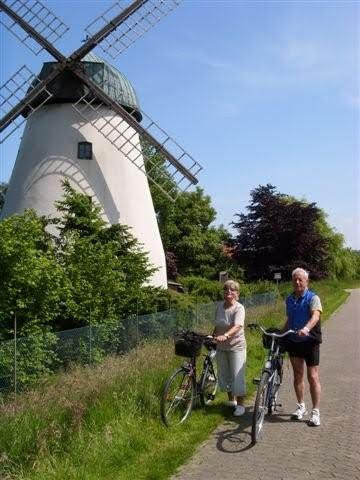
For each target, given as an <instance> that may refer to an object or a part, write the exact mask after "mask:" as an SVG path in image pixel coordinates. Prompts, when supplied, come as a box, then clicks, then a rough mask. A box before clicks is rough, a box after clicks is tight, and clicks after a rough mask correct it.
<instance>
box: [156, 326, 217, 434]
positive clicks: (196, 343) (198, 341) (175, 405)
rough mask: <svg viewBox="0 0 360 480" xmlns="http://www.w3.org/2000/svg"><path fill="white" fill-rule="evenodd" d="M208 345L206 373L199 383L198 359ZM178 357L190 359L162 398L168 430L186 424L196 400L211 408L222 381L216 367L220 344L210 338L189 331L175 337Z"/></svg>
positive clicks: (167, 387) (180, 369) (202, 373)
mask: <svg viewBox="0 0 360 480" xmlns="http://www.w3.org/2000/svg"><path fill="white" fill-rule="evenodd" d="M202 345H204V346H205V347H206V348H207V350H208V352H207V354H206V355H205V358H204V362H203V366H202V372H201V375H200V378H199V381H197V371H196V358H197V357H198V356H199V355H200V351H201V347H202ZM175 355H178V356H181V357H186V358H187V361H186V362H185V363H184V364H183V365H182V366H181V367H180V368H178V369H177V370H175V372H174V373H173V374H172V375H171V376H170V377H169V379H168V380H167V382H166V383H165V385H164V388H163V392H162V396H161V418H162V421H163V422H164V424H165V425H166V426H167V427H172V426H175V425H178V424H180V423H183V422H184V421H185V420H186V419H187V418H188V417H189V415H190V413H191V410H192V408H193V406H194V403H195V400H196V399H198V398H199V399H200V404H201V406H203V407H205V406H207V405H210V404H211V403H212V402H213V400H214V399H215V395H216V391H217V386H218V378H217V369H216V364H214V363H213V360H214V358H215V356H216V343H215V341H214V340H213V337H211V336H210V335H202V334H199V333H196V332H192V331H189V330H188V331H185V332H181V333H179V334H177V335H176V336H175Z"/></svg>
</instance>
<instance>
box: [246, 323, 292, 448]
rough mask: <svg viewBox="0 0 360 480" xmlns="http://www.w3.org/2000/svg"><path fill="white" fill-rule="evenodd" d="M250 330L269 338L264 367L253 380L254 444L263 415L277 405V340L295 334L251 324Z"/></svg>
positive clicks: (280, 360) (279, 355) (280, 356)
mask: <svg viewBox="0 0 360 480" xmlns="http://www.w3.org/2000/svg"><path fill="white" fill-rule="evenodd" d="M248 326H249V327H250V328H256V329H259V330H261V331H262V333H263V334H264V335H266V336H269V337H271V345H270V348H269V352H268V355H267V358H266V360H265V364H264V367H263V368H262V370H261V377H260V378H257V379H254V380H253V383H255V384H256V385H258V388H257V393H256V399H255V405H254V413H253V423H252V432H251V436H252V442H253V444H255V443H256V442H257V441H258V439H259V435H260V432H261V431H262V427H263V422H264V417H265V413H266V412H267V414H268V415H271V414H272V412H273V410H276V407H277V406H279V404H277V392H278V390H279V388H280V385H281V382H282V363H283V357H284V355H283V353H282V352H281V351H280V345H279V342H277V341H276V339H277V338H282V337H285V336H286V335H288V334H289V333H296V332H295V331H294V330H288V331H287V332H284V333H275V332H268V331H267V330H265V329H264V328H263V327H261V325H257V324H251V325H248Z"/></svg>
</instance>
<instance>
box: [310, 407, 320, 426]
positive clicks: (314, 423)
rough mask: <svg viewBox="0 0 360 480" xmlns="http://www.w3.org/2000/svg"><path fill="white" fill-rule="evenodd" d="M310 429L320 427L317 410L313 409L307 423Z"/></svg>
mask: <svg viewBox="0 0 360 480" xmlns="http://www.w3.org/2000/svg"><path fill="white" fill-rule="evenodd" d="M308 425H310V427H319V426H320V412H319V409H318V408H313V409H312V411H311V415H310V418H309V421H308Z"/></svg>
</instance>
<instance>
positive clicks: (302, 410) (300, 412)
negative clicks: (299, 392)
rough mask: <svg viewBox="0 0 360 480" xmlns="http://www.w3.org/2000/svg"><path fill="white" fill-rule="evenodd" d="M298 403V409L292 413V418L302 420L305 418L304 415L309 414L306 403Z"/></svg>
mask: <svg viewBox="0 0 360 480" xmlns="http://www.w3.org/2000/svg"><path fill="white" fill-rule="evenodd" d="M296 405H297V407H296V410H295V412H294V413H293V414H292V415H291V418H292V420H302V419H303V418H304V415H306V414H307V410H306V407H305V403H297V404H296Z"/></svg>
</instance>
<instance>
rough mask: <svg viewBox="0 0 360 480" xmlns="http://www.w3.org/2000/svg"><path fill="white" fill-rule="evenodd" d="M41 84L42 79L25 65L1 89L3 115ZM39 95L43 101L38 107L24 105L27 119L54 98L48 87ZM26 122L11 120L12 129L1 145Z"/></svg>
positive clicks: (17, 118) (1, 140)
mask: <svg viewBox="0 0 360 480" xmlns="http://www.w3.org/2000/svg"><path fill="white" fill-rule="evenodd" d="M39 83H40V79H39V78H38V77H37V76H36V75H34V74H33V73H32V72H31V71H30V70H29V69H28V68H27V67H26V66H25V65H24V66H23V67H21V68H20V69H19V70H18V71H17V72H15V73H14V75H13V76H12V77H10V78H9V80H7V82H5V83H4V85H2V86H1V87H0V111H1V113H2V114H4V115H6V114H7V113H8V112H9V111H10V110H11V109H12V108H13V107H14V106H15V105H16V104H18V103H19V102H22V101H23V97H25V95H26V93H28V92H29V90H31V89H33V88H35V86H36V85H38V84H39ZM39 95H41V101H39V102H37V103H36V106H34V104H31V103H25V104H24V108H26V110H27V115H26V117H27V118H28V117H29V116H30V115H32V114H33V113H34V112H36V110H38V109H39V108H40V107H41V106H42V105H44V103H46V102H47V101H48V100H49V99H50V98H51V97H52V94H51V93H50V92H49V91H48V90H47V88H46V86H44V87H43V88H42V89H41V90H40V93H39ZM25 121H26V118H24V117H22V118H21V117H19V116H17V115H16V117H15V118H13V119H11V123H10V125H11V127H10V128H8V129H7V134H6V136H5V137H3V138H1V139H0V144H1V143H3V141H4V140H6V139H7V138H8V137H9V136H10V135H11V134H12V133H13V132H14V131H15V130H16V129H17V128H19V127H21V125H22V124H23V123H24V122H25Z"/></svg>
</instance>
